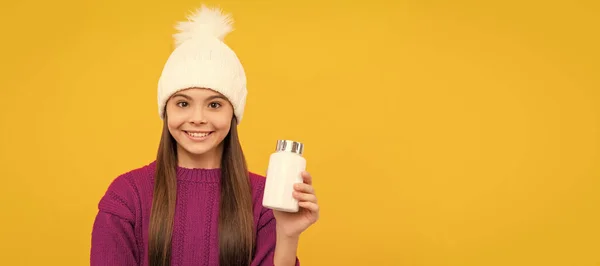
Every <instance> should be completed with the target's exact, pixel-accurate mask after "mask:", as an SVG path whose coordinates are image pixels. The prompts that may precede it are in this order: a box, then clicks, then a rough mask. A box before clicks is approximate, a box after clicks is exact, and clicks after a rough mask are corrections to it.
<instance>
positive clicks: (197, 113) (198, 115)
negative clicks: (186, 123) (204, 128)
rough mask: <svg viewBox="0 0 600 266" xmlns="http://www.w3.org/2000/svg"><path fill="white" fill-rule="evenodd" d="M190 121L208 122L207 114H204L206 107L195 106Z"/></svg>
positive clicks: (196, 122)
mask: <svg viewBox="0 0 600 266" xmlns="http://www.w3.org/2000/svg"><path fill="white" fill-rule="evenodd" d="M190 123H192V124H206V115H205V114H204V108H202V107H195V108H194V109H193V110H192V112H191V114H190Z"/></svg>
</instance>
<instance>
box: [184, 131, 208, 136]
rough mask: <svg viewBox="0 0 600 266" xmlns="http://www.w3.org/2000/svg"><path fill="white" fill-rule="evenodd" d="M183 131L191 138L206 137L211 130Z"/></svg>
mask: <svg viewBox="0 0 600 266" xmlns="http://www.w3.org/2000/svg"><path fill="white" fill-rule="evenodd" d="M183 132H185V134H187V135H188V136H190V137H192V138H204V137H207V136H208V135H210V134H212V133H213V131H210V132H191V131H185V130H183Z"/></svg>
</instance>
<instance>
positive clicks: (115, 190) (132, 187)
mask: <svg viewBox="0 0 600 266" xmlns="http://www.w3.org/2000/svg"><path fill="white" fill-rule="evenodd" d="M154 172H155V162H151V163H149V164H147V165H144V166H141V167H137V168H134V169H132V170H129V171H127V172H125V173H122V174H120V175H118V176H117V177H116V178H114V179H113V180H112V181H111V183H110V185H109V186H108V188H107V190H106V192H105V193H104V195H103V197H102V198H101V199H100V202H99V203H98V209H99V210H100V211H103V212H107V213H111V214H114V215H117V216H120V217H122V218H131V219H133V216H134V215H135V213H136V212H137V211H136V209H138V208H137V207H138V206H137V205H139V202H140V190H144V188H151V187H152V182H153V181H152V179H153V177H154Z"/></svg>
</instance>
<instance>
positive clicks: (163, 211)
mask: <svg viewBox="0 0 600 266" xmlns="http://www.w3.org/2000/svg"><path fill="white" fill-rule="evenodd" d="M167 119H168V118H167V116H166V114H165V118H164V124H163V131H162V136H161V140H160V145H159V148H158V154H157V157H156V176H155V179H154V180H155V181H154V196H153V199H152V210H151V214H150V225H149V228H148V230H149V231H148V259H149V261H150V266H169V265H170V264H171V239H172V235H173V220H174V217H175V202H176V200H177V165H178V164H177V149H176V147H177V143H176V141H175V139H174V138H173V136H171V134H170V132H169V129H168V127H167ZM220 180H221V181H220V182H221V186H220V187H221V197H220V201H219V262H220V265H221V266H238V265H250V263H251V261H252V254H253V252H254V245H255V241H256V240H255V236H254V233H253V231H254V220H253V214H252V192H251V188H250V181H249V178H248V167H247V165H246V159H245V157H244V153H243V152H242V147H241V145H240V141H239V138H238V132H237V120H236V119H235V116H234V117H233V118H232V120H231V129H230V131H229V133H228V134H227V136H226V137H225V139H224V140H223V156H222V160H221V178H220ZM199 226H200V225H199Z"/></svg>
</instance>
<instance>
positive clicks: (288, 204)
mask: <svg viewBox="0 0 600 266" xmlns="http://www.w3.org/2000/svg"><path fill="white" fill-rule="evenodd" d="M303 152H304V145H303V144H302V143H300V142H296V141H291V140H278V141H277V148H276V149H275V152H274V153H273V154H271V157H270V158H269V166H268V169H267V181H266V184H265V191H264V196H263V202H262V204H263V206H264V207H266V208H269V209H273V210H279V211H285V212H298V207H299V206H298V200H296V199H295V198H294V197H293V196H292V193H293V192H294V184H296V183H303V180H302V176H301V174H302V171H304V170H306V159H304V157H302V153H303Z"/></svg>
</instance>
